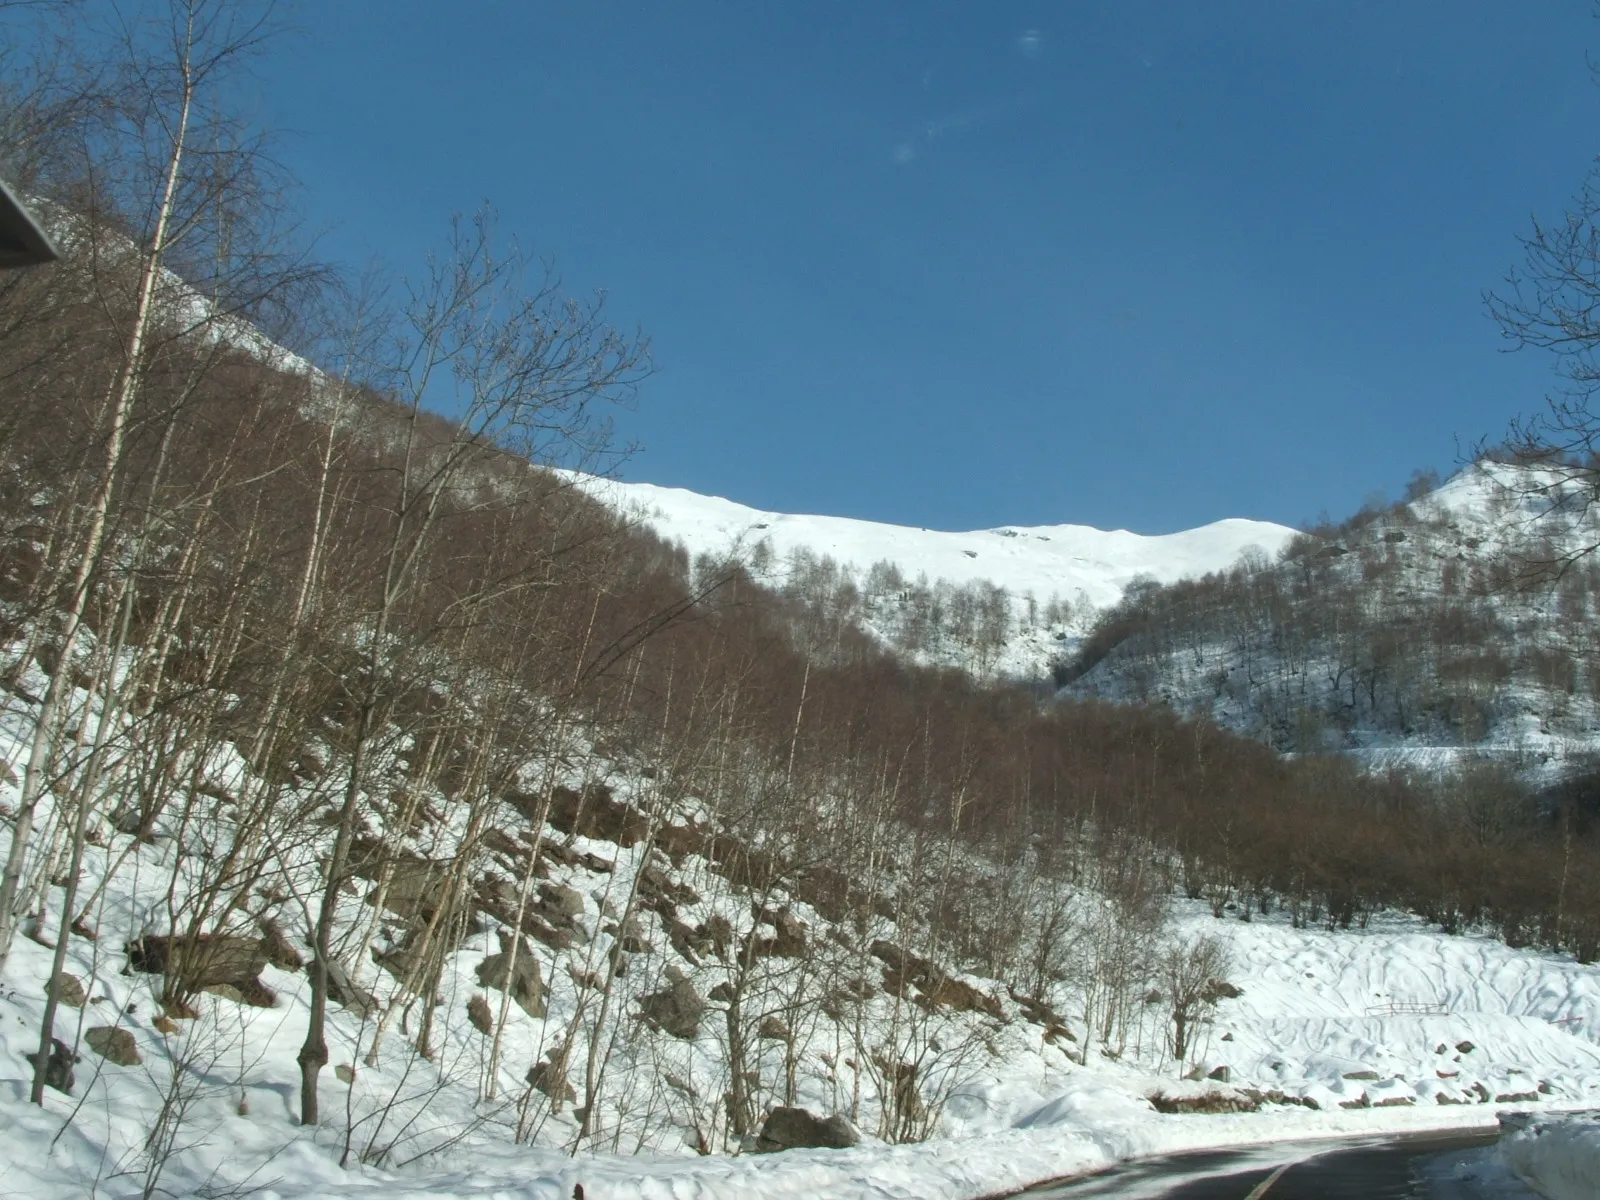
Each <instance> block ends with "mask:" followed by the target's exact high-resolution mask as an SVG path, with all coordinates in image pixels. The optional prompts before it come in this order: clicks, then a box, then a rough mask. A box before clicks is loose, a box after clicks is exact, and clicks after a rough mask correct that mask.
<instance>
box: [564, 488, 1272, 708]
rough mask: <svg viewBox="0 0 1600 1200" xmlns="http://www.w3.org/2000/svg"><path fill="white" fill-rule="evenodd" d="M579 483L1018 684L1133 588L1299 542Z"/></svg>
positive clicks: (716, 555) (928, 652)
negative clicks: (820, 506)
mask: <svg viewBox="0 0 1600 1200" xmlns="http://www.w3.org/2000/svg"><path fill="white" fill-rule="evenodd" d="M572 478H573V479H574V480H575V481H576V482H577V483H578V485H579V486H581V487H583V488H584V489H585V490H586V491H588V492H589V493H590V494H591V495H593V496H595V497H596V498H597V499H600V500H602V501H604V502H605V503H607V504H609V505H610V506H612V507H613V508H615V509H617V510H619V511H621V512H624V513H627V514H630V515H632V516H633V517H634V518H636V519H637V520H638V521H640V522H641V523H642V524H644V525H646V526H648V527H650V528H651V529H653V530H654V531H655V532H656V533H658V534H660V535H661V536H662V537H665V538H667V539H668V540H669V541H673V542H677V543H679V544H681V545H682V546H683V547H684V548H685V549H686V550H687V551H688V552H689V555H690V557H691V558H693V559H698V558H699V557H700V556H702V555H706V556H709V557H711V558H713V559H718V560H723V559H727V558H729V557H733V558H736V559H738V560H739V561H741V562H743V563H744V564H746V565H747V566H748V567H749V568H751V569H752V570H753V571H754V573H755V574H756V576H757V577H758V578H760V579H761V580H762V581H763V582H764V583H767V584H768V585H770V586H773V587H776V588H778V589H779V590H781V591H785V592H787V593H788V594H790V595H792V596H795V597H797V598H799V599H801V600H803V601H805V602H806V604H807V605H808V606H809V607H810V608H812V609H813V610H816V611H825V612H826V613H827V614H828V616H829V619H831V620H839V621H846V622H851V623H854V624H856V625H858V626H859V627H861V628H862V629H865V630H866V631H867V632H868V633H870V634H871V635H873V636H874V637H876V638H877V639H878V640H879V641H881V642H882V643H883V644H885V645H887V646H889V647H891V648H892V649H894V650H895V651H896V652H898V653H900V654H903V655H904V656H905V657H907V658H909V659H911V660H912V661H914V662H920V663H931V664H938V665H941V666H956V667H961V668H963V669H966V670H969V671H972V672H974V673H975V674H978V675H980V676H1003V677H1007V678H1012V679H1019V680H1040V679H1044V678H1046V677H1048V675H1049V673H1050V670H1051V665H1052V664H1053V663H1054V662H1055V661H1056V660H1058V659H1060V658H1061V657H1062V655H1063V653H1065V652H1067V651H1069V650H1070V649H1071V647H1072V646H1073V645H1074V644H1075V642H1076V640H1077V639H1078V638H1079V637H1081V636H1082V635H1083V634H1084V633H1085V632H1086V631H1087V630H1088V629H1089V628H1090V626H1091V625H1092V624H1093V623H1094V620H1095V618H1096V616H1097V615H1098V614H1099V613H1100V612H1102V611H1103V610H1104V609H1106V608H1107V607H1108V606H1110V605H1113V604H1115V603H1116V602H1117V601H1118V600H1119V599H1120V598H1121V597H1122V594H1123V591H1124V590H1125V589H1126V588H1127V586H1128V585H1129V584H1130V583H1132V582H1133V581H1134V580H1136V579H1149V580H1154V581H1157V582H1160V583H1171V582H1174V581H1176V580H1180V579H1190V578H1194V577H1196V576H1200V575H1205V574H1208V573H1210V572H1213V571H1217V570H1221V569H1223V568H1226V567H1229V566H1231V565H1233V564H1234V563H1236V562H1238V561H1240V559H1241V558H1242V557H1243V556H1246V555H1251V556H1255V557H1257V558H1258V559H1259V561H1263V562H1266V561H1271V560H1272V559H1273V558H1274V557H1276V556H1277V554H1278V552H1279V551H1280V550H1281V549H1282V547H1283V546H1284V545H1286V544H1287V543H1288V541H1289V540H1290V539H1291V538H1292V537H1294V535H1295V531H1294V530H1292V529H1289V528H1286V527H1285V526H1282V525H1274V524H1272V523H1270V522H1267V521H1249V520H1241V519H1233V520H1226V521H1217V522H1214V523H1213V524H1210V525H1205V526H1201V527H1200V528H1198V529H1188V530H1184V531H1182V532H1180V533H1171V534H1163V535H1157V536H1148V535H1143V534H1137V533H1130V532H1128V531H1127V530H1124V529H1117V530H1109V531H1108V530H1103V529H1095V528H1093V527H1091V526H1088V525H1038V526H1023V525H1006V526H1001V527H1000V528H997V529H975V530H969V531H966V532H946V531H943V530H937V529H921V528H916V527H913V526H908V525H889V524H883V523H880V522H876V521H862V520H856V519H853V518H850V517H827V516H806V515H797V514H788V513H772V512H763V511H761V510H760V509H755V508H750V507H748V506H746V505H743V504H737V503H735V502H733V501H731V500H724V499H721V498H720V497H717V496H702V495H700V494H698V493H696V492H691V491H687V490H685V489H683V488H667V487H658V486H656V485H654V484H648V483H622V482H618V481H615V480H610V479H599V478H595V477H593V476H588V475H574V476H573V477H572Z"/></svg>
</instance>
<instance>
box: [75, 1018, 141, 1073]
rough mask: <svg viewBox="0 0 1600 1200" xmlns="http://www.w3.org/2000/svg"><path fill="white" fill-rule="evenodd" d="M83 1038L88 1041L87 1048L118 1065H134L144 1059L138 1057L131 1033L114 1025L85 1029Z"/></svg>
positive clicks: (135, 1043)
mask: <svg viewBox="0 0 1600 1200" xmlns="http://www.w3.org/2000/svg"><path fill="white" fill-rule="evenodd" d="M83 1040H84V1041H85V1042H87V1043H89V1049H91V1050H93V1051H94V1052H95V1053H96V1054H98V1055H99V1056H100V1057H101V1058H103V1059H105V1060H106V1061H107V1062H108V1063H115V1064H116V1065H117V1066H119V1067H136V1066H138V1065H139V1064H140V1063H142V1062H143V1061H144V1059H143V1058H142V1057H140V1054H139V1046H138V1043H137V1042H135V1041H134V1040H133V1033H132V1032H131V1031H130V1030H127V1029H122V1028H120V1027H118V1026H116V1025H96V1026H94V1027H93V1028H90V1029H85V1030H84V1031H83Z"/></svg>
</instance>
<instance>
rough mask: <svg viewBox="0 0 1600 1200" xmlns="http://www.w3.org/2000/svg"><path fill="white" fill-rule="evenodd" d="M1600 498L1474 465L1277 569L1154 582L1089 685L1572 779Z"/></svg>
mask: <svg viewBox="0 0 1600 1200" xmlns="http://www.w3.org/2000/svg"><path fill="white" fill-rule="evenodd" d="M1587 494H1588V489H1587V486H1586V484H1585V481H1583V480H1576V479H1575V480H1570V481H1569V480H1563V479H1560V478H1558V477H1557V476H1556V475H1554V474H1552V473H1550V472H1541V471H1535V470H1531V469H1527V468H1521V467H1514V466H1507V465H1504V464H1495V463H1485V464H1480V465H1475V466H1472V467H1469V468H1468V469H1466V470H1464V471H1462V472H1461V473H1459V474H1458V475H1456V476H1455V477H1454V478H1452V479H1450V480H1449V481H1447V482H1446V483H1445V484H1443V485H1442V486H1440V487H1439V488H1437V489H1436V490H1435V491H1433V492H1432V493H1431V494H1429V495H1426V496H1423V497H1421V498H1418V499H1416V500H1414V501H1412V502H1411V503H1409V504H1403V505H1398V506H1395V507H1394V508H1391V509H1388V510H1385V511H1383V512H1378V513H1365V514H1362V515H1361V516H1360V517H1359V518H1356V519H1354V520H1352V521H1351V522H1348V523H1347V524H1346V525H1344V526H1341V527H1339V528H1336V529H1333V530H1330V531H1323V533H1322V534H1321V535H1320V536H1318V537H1314V538H1307V539H1306V540H1305V541H1303V542H1302V543H1300V544H1298V545H1297V546H1295V547H1294V548H1293V550H1292V551H1291V556H1290V557H1286V558H1285V559H1284V560H1283V561H1280V562H1278V563H1275V564H1272V565H1271V566H1269V567H1265V568H1264V569H1260V570H1256V571H1250V572H1244V571H1240V572H1232V573H1230V574H1229V575H1228V576H1227V577H1226V578H1218V579H1215V580H1212V581H1210V582H1209V583H1207V584H1206V585H1204V586H1200V587H1184V588H1178V589H1163V590H1158V591H1154V592H1150V593H1146V594H1142V595H1141V596H1139V597H1138V599H1137V602H1136V603H1134V604H1131V605H1129V606H1126V607H1125V608H1124V609H1123V610H1122V611H1119V612H1118V613H1117V614H1116V616H1115V619H1114V620H1109V621H1107V622H1105V623H1104V624H1103V625H1102V627H1101V628H1100V629H1098V630H1096V631H1095V632H1094V633H1093V634H1092V635H1091V636H1090V637H1089V638H1088V639H1087V640H1086V641H1085V642H1084V643H1083V651H1082V653H1080V654H1079V656H1078V658H1077V660H1076V661H1075V662H1074V663H1073V664H1071V666H1070V668H1069V672H1068V677H1069V678H1070V679H1071V680H1072V683H1071V691H1072V693H1073V694H1076V695H1080V696H1095V697H1099V698H1102V699H1112V700H1125V701H1134V702H1150V701H1159V702H1163V703H1167V704H1170V705H1172V706H1173V707H1175V708H1177V709H1179V710H1180V711H1186V712H1203V713H1205V714H1207V715H1208V716H1210V717H1212V718H1213V719H1215V720H1217V721H1219V722H1220V723H1222V724H1224V725H1226V726H1228V727H1230V728H1232V729H1235V730H1238V731H1240V732H1244V733H1248V734H1251V735H1253V736H1257V737H1260V738H1261V739H1262V740H1264V741H1267V742H1269V743H1271V744H1272V745H1274V746H1275V747H1277V748H1278V749H1280V750H1286V751H1307V750H1309V751H1327V750H1342V751H1346V752H1350V753H1355V754H1359V755H1360V756H1362V757H1364V758H1366V759H1368V760H1369V761H1370V762H1371V763H1372V764H1373V765H1374V766H1375V767H1377V768H1388V767H1393V766H1407V767H1417V768H1423V769H1438V768H1444V767H1449V766H1451V765H1453V764H1455V763H1457V762H1459V761H1460V760H1461V758H1462V756H1463V755H1468V756H1476V757H1483V756H1490V757H1493V758H1496V759H1498V760H1501V761H1504V762H1506V763H1508V764H1509V765H1511V766H1512V767H1514V768H1515V769H1516V770H1517V771H1518V772H1519V773H1521V774H1523V775H1524V776H1526V777H1528V778H1530V779H1538V780H1540V781H1546V782H1547V781H1551V780H1554V779H1555V778H1558V777H1559V776H1561V775H1562V774H1563V773H1564V772H1566V771H1568V770H1569V769H1571V768H1572V767H1573V766H1574V765H1577V764H1580V763H1581V762H1582V761H1583V760H1584V759H1585V757H1586V756H1587V755H1589V754H1590V753H1592V752H1593V751H1594V750H1595V749H1596V748H1597V747H1600V660H1597V659H1596V657H1595V655H1594V651H1593V646H1594V638H1593V630H1594V621H1595V618H1596V614H1597V613H1600V559H1597V558H1595V557H1594V556H1592V555H1589V554H1587V553H1586V551H1587V550H1588V548H1590V547H1592V546H1593V545H1594V544H1595V543H1596V541H1597V540H1600V521H1597V520H1596V516H1595V514H1594V512H1592V511H1591V510H1590V509H1589V508H1588V507H1587V501H1586V496H1587ZM1569 559H1570V560H1571V561H1570V562H1568V563H1566V565H1565V567H1564V568H1563V569H1559V570H1555V569H1552V567H1553V566H1559V565H1560V564H1562V563H1563V562H1564V561H1565V560H1569Z"/></svg>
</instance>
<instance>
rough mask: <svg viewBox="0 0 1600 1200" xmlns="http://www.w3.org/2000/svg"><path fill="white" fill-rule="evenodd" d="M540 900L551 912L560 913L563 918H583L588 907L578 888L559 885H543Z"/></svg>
mask: <svg viewBox="0 0 1600 1200" xmlns="http://www.w3.org/2000/svg"><path fill="white" fill-rule="evenodd" d="M539 898H540V899H541V900H543V901H544V904H545V907H546V908H548V909H549V910H550V911H551V912H553V913H559V914H560V915H561V916H563V917H581V916H583V913H584V909H585V908H586V907H587V906H586V905H585V904H584V902H583V893H582V892H580V891H579V890H578V889H577V888H570V887H563V886H562V885H561V884H559V883H546V884H541V885H540V887H539Z"/></svg>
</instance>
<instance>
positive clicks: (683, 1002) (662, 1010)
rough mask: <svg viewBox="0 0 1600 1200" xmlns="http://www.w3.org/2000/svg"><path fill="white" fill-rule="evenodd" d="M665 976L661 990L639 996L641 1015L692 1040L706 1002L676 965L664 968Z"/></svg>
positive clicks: (659, 1027) (696, 1034) (687, 1040)
mask: <svg viewBox="0 0 1600 1200" xmlns="http://www.w3.org/2000/svg"><path fill="white" fill-rule="evenodd" d="M667 980H668V983H667V986H666V987H665V988H663V989H662V990H661V991H659V992H651V993H650V994H649V995H645V996H641V997H639V1008H640V1012H641V1015H642V1016H643V1018H644V1019H645V1020H646V1021H648V1022H649V1023H650V1024H651V1025H653V1026H654V1027H655V1028H657V1029H660V1030H661V1031H662V1032H664V1033H669V1034H671V1035H672V1036H673V1037H675V1038H682V1039H683V1040H684V1041H686V1042H692V1041H694V1039H695V1038H697V1037H698V1036H699V1035H700V1018H701V1017H703V1016H704V1015H705V1011H706V1002H705V1001H704V1000H703V999H701V997H700V993H699V992H697V991H695V990H694V985H693V984H692V983H690V982H689V980H688V979H687V978H686V977H685V976H684V974H683V973H682V972H681V971H679V970H678V969H677V968H676V967H668V968H667Z"/></svg>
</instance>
